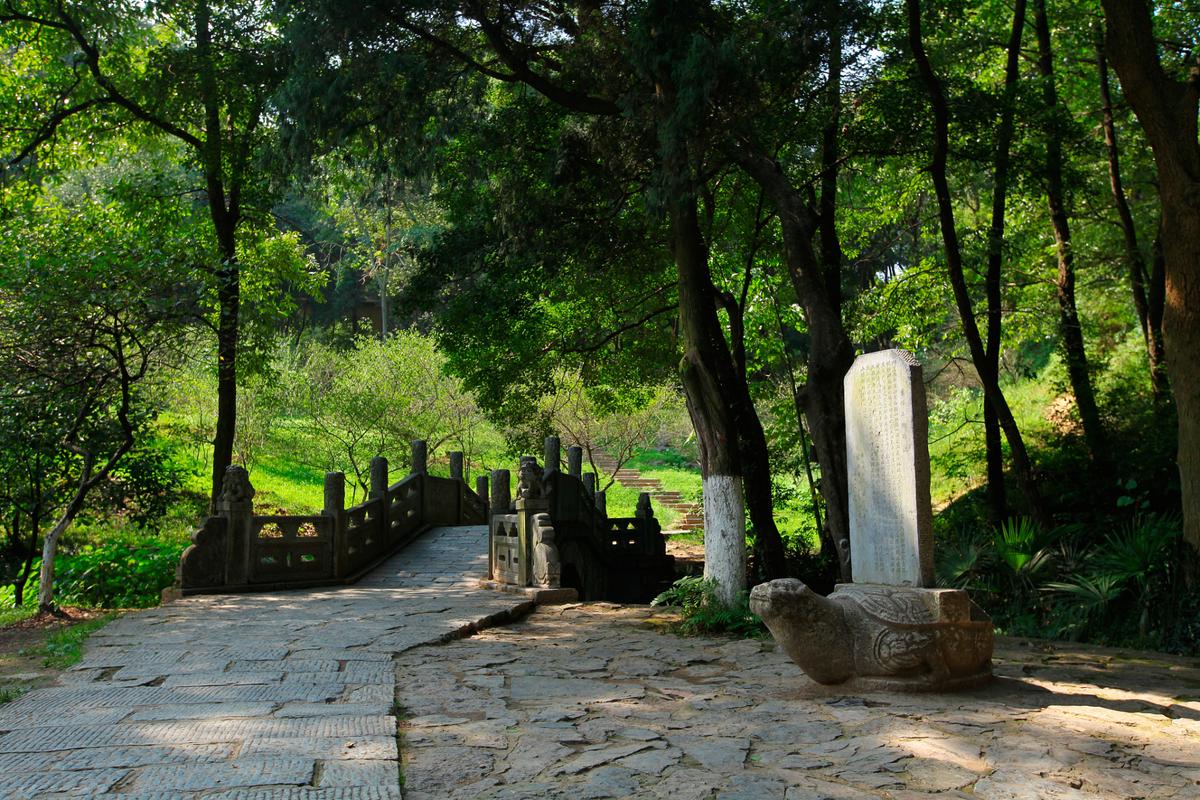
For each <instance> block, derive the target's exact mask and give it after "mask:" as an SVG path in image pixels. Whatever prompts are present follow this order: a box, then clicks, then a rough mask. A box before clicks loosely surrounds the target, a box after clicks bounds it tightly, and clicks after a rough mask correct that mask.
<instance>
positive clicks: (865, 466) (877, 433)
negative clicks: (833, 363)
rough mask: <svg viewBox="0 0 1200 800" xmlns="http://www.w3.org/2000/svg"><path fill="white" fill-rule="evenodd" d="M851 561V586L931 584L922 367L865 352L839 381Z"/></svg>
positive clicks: (886, 353)
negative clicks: (841, 382)
mask: <svg viewBox="0 0 1200 800" xmlns="http://www.w3.org/2000/svg"><path fill="white" fill-rule="evenodd" d="M844 389H845V411H846V466H847V471H848V482H849V494H850V497H849V500H850V559H851V564H852V570H853V576H854V581H855V582H856V583H883V584H891V585H896V586H918V587H928V586H932V585H933V511H932V509H931V507H930V502H929V418H928V412H927V409H926V405H925V384H924V382H923V381H922V377H921V365H920V364H919V363H917V360H916V359H915V358H914V357H913V356H912V355H911V354H909V353H906V352H904V351H903V350H883V351H880V352H877V353H867V354H865V355H861V356H859V357H858V358H857V359H855V361H854V365H853V366H852V367H851V368H850V371H849V372H847V373H846V377H845V380H844Z"/></svg>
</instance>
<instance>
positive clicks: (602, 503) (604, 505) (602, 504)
mask: <svg viewBox="0 0 1200 800" xmlns="http://www.w3.org/2000/svg"><path fill="white" fill-rule="evenodd" d="M593 499H594V500H595V503H596V510H597V511H599V512H600V516H601V517H604V518H605V519H608V498H607V497H605V496H604V490H603V489H601V490H600V491H598V492H596V494H595V495H594V497H593Z"/></svg>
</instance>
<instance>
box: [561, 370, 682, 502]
mask: <svg viewBox="0 0 1200 800" xmlns="http://www.w3.org/2000/svg"><path fill="white" fill-rule="evenodd" d="M539 410H540V411H541V412H542V413H544V414H545V415H546V416H547V417H548V418H549V420H550V427H551V430H553V431H554V432H555V433H557V434H558V435H559V436H561V437H562V441H563V443H564V444H566V445H574V446H577V447H580V448H582V449H583V457H584V459H585V460H586V461H587V462H589V463H590V464H591V467H592V470H593V471H595V472H596V473H597V474H598V475H600V477H601V480H603V479H604V478H605V477H607V479H608V480H607V483H605V484H602V485H600V486H598V487H596V488H598V489H606V488H608V486H611V485H612V483H613V481H614V480H616V474H617V472H618V471H619V470H620V469H621V467H622V466H624V465H625V463H626V462H628V461H629V459H630V458H632V457H633V456H634V455H635V454H636V453H637V451H638V450H640V449H645V448H650V447H653V446H655V445H656V444H657V443H658V440H659V439H660V437H661V436H663V435H664V434H665V433H667V432H668V431H678V430H679V427H680V426H679V424H678V422H679V418H680V417H681V416H682V417H683V421H684V425H686V424H687V417H686V411H685V409H684V408H683V399H682V398H681V397H680V396H679V394H678V392H677V391H675V390H673V389H672V388H670V387H668V386H659V387H657V388H653V389H641V390H636V389H630V388H627V389H624V390H622V389H618V388H614V387H611V386H588V385H587V384H586V383H584V380H583V376H582V375H580V374H579V373H578V372H573V371H570V370H566V369H559V370H556V371H555V373H554V390H553V391H552V392H550V393H548V394H546V395H545V396H544V397H543V398H542V399H541V402H540V403H539ZM598 453H604V454H605V455H607V456H609V458H611V459H612V460H613V462H614V464H615V466H614V467H613V468H612V469H611V470H601V469H599V468H598V466H597V464H596V455H597V454H598Z"/></svg>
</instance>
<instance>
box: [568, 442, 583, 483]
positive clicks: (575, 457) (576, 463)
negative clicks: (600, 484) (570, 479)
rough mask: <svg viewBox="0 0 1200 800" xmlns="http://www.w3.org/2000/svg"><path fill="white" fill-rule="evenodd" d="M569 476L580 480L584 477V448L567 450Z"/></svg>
mask: <svg viewBox="0 0 1200 800" xmlns="http://www.w3.org/2000/svg"><path fill="white" fill-rule="evenodd" d="M567 474H568V475H573V476H574V477H576V478H578V477H580V476H582V475H583V448H582V447H578V446H572V447H568V448H567Z"/></svg>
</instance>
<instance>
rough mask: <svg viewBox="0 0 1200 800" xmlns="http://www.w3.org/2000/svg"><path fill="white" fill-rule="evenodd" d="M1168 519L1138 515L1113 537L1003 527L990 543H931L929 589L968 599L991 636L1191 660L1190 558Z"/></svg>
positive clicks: (1194, 629)
mask: <svg viewBox="0 0 1200 800" xmlns="http://www.w3.org/2000/svg"><path fill="white" fill-rule="evenodd" d="M1180 529H1181V525H1180V520H1179V518H1178V517H1177V516H1175V515H1169V514H1168V515H1162V514H1149V515H1139V516H1136V517H1132V518H1130V519H1128V520H1126V521H1125V522H1124V523H1123V524H1122V525H1121V526H1120V527H1119V528H1118V529H1117V530H1115V531H1108V532H1107V533H1105V532H1104V529H1103V527H1096V526H1091V525H1083V524H1078V523H1077V524H1071V525H1064V526H1062V527H1059V528H1057V529H1055V530H1053V531H1048V532H1043V531H1040V530H1039V529H1038V528H1037V527H1036V526H1035V525H1033V524H1032V523H1031V522H1030V521H1029V520H1027V519H1024V518H1013V519H1009V520H1006V521H1005V522H1004V524H1003V525H1001V526H1000V528H998V529H997V530H996V531H994V532H993V534H992V535H991V536H987V535H981V534H979V533H971V532H969V531H966V532H962V533H960V534H958V535H956V536H953V537H949V538H948V539H947V540H946V541H944V542H941V543H939V547H938V550H937V575H938V582H939V584H940V585H943V586H954V587H958V588H966V589H969V590H972V593H973V595H974V597H975V598H976V600H977V601H978V602H980V603H981V604H982V605H983V606H984V607H985V609H986V610H987V611H988V612H989V613H990V614H991V615H992V618H993V619H994V620H995V622H996V626H997V629H998V630H1000V631H1003V632H1006V633H1010V634H1015V635H1022V636H1049V637H1051V638H1057V637H1068V638H1071V639H1087V640H1090V641H1097V642H1101V643H1105V644H1115V645H1131V644H1132V645H1136V646H1142V647H1147V646H1148V647H1154V648H1157V649H1170V650H1177V651H1180V652H1190V653H1195V652H1200V603H1198V602H1197V601H1196V600H1195V598H1194V596H1193V595H1192V593H1189V592H1188V591H1187V590H1186V588H1185V587H1186V583H1185V578H1184V576H1185V574H1186V571H1187V569H1188V568H1189V567H1188V565H1189V564H1193V563H1194V561H1195V556H1194V555H1192V554H1191V551H1190V549H1189V548H1188V547H1187V546H1186V545H1184V544H1183V542H1182V541H1181V538H1180Z"/></svg>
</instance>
